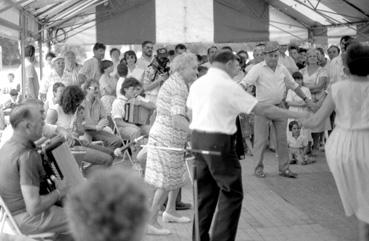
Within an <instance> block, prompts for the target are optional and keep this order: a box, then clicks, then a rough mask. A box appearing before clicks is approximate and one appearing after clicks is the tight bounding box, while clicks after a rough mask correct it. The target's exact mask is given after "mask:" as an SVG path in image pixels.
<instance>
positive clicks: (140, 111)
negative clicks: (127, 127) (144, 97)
mask: <svg viewBox="0 0 369 241" xmlns="http://www.w3.org/2000/svg"><path fill="white" fill-rule="evenodd" d="M150 116H151V110H149V109H147V108H145V107H143V106H141V105H135V104H134V103H131V102H127V103H126V104H125V105H124V117H123V120H124V121H125V122H128V123H132V124H136V125H145V124H148V121H149V119H150Z"/></svg>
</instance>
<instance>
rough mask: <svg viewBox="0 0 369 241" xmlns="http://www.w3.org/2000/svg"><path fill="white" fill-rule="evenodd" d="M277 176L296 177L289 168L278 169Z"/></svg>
mask: <svg viewBox="0 0 369 241" xmlns="http://www.w3.org/2000/svg"><path fill="white" fill-rule="evenodd" d="M279 176H281V177H288V178H297V173H294V172H292V171H291V170H290V169H286V170H284V171H279Z"/></svg>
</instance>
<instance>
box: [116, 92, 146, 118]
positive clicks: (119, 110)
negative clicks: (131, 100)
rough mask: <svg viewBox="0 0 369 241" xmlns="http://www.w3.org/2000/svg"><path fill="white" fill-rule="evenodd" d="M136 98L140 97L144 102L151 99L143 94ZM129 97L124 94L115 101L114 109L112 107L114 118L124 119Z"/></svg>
mask: <svg viewBox="0 0 369 241" xmlns="http://www.w3.org/2000/svg"><path fill="white" fill-rule="evenodd" d="M136 99H139V100H141V101H144V102H147V103H148V102H149V100H147V99H145V98H143V97H142V96H137V97H136ZM127 101H128V99H127V97H125V96H124V95H121V96H119V97H118V98H116V99H115V100H114V101H113V105H112V109H111V117H112V118H113V119H123V117H124V116H125V108H124V106H125V105H126V103H127Z"/></svg>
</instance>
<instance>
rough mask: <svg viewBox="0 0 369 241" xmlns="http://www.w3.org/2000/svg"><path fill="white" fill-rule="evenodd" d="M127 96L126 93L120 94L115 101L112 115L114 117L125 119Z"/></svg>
mask: <svg viewBox="0 0 369 241" xmlns="http://www.w3.org/2000/svg"><path fill="white" fill-rule="evenodd" d="M127 101H128V100H127V98H126V97H125V96H124V95H121V96H119V97H118V98H116V99H115V100H114V101H113V105H112V109H111V117H112V118H113V119H123V117H124V115H125V110H124V106H125V104H126V103H127Z"/></svg>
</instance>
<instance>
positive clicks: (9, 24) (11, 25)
mask: <svg viewBox="0 0 369 241" xmlns="http://www.w3.org/2000/svg"><path fill="white" fill-rule="evenodd" d="M0 25H3V26H5V27H7V28H11V29H14V30H18V31H21V30H22V28H21V27H20V26H19V25H17V24H15V23H12V22H9V21H7V20H5V19H2V18H0Z"/></svg>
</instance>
